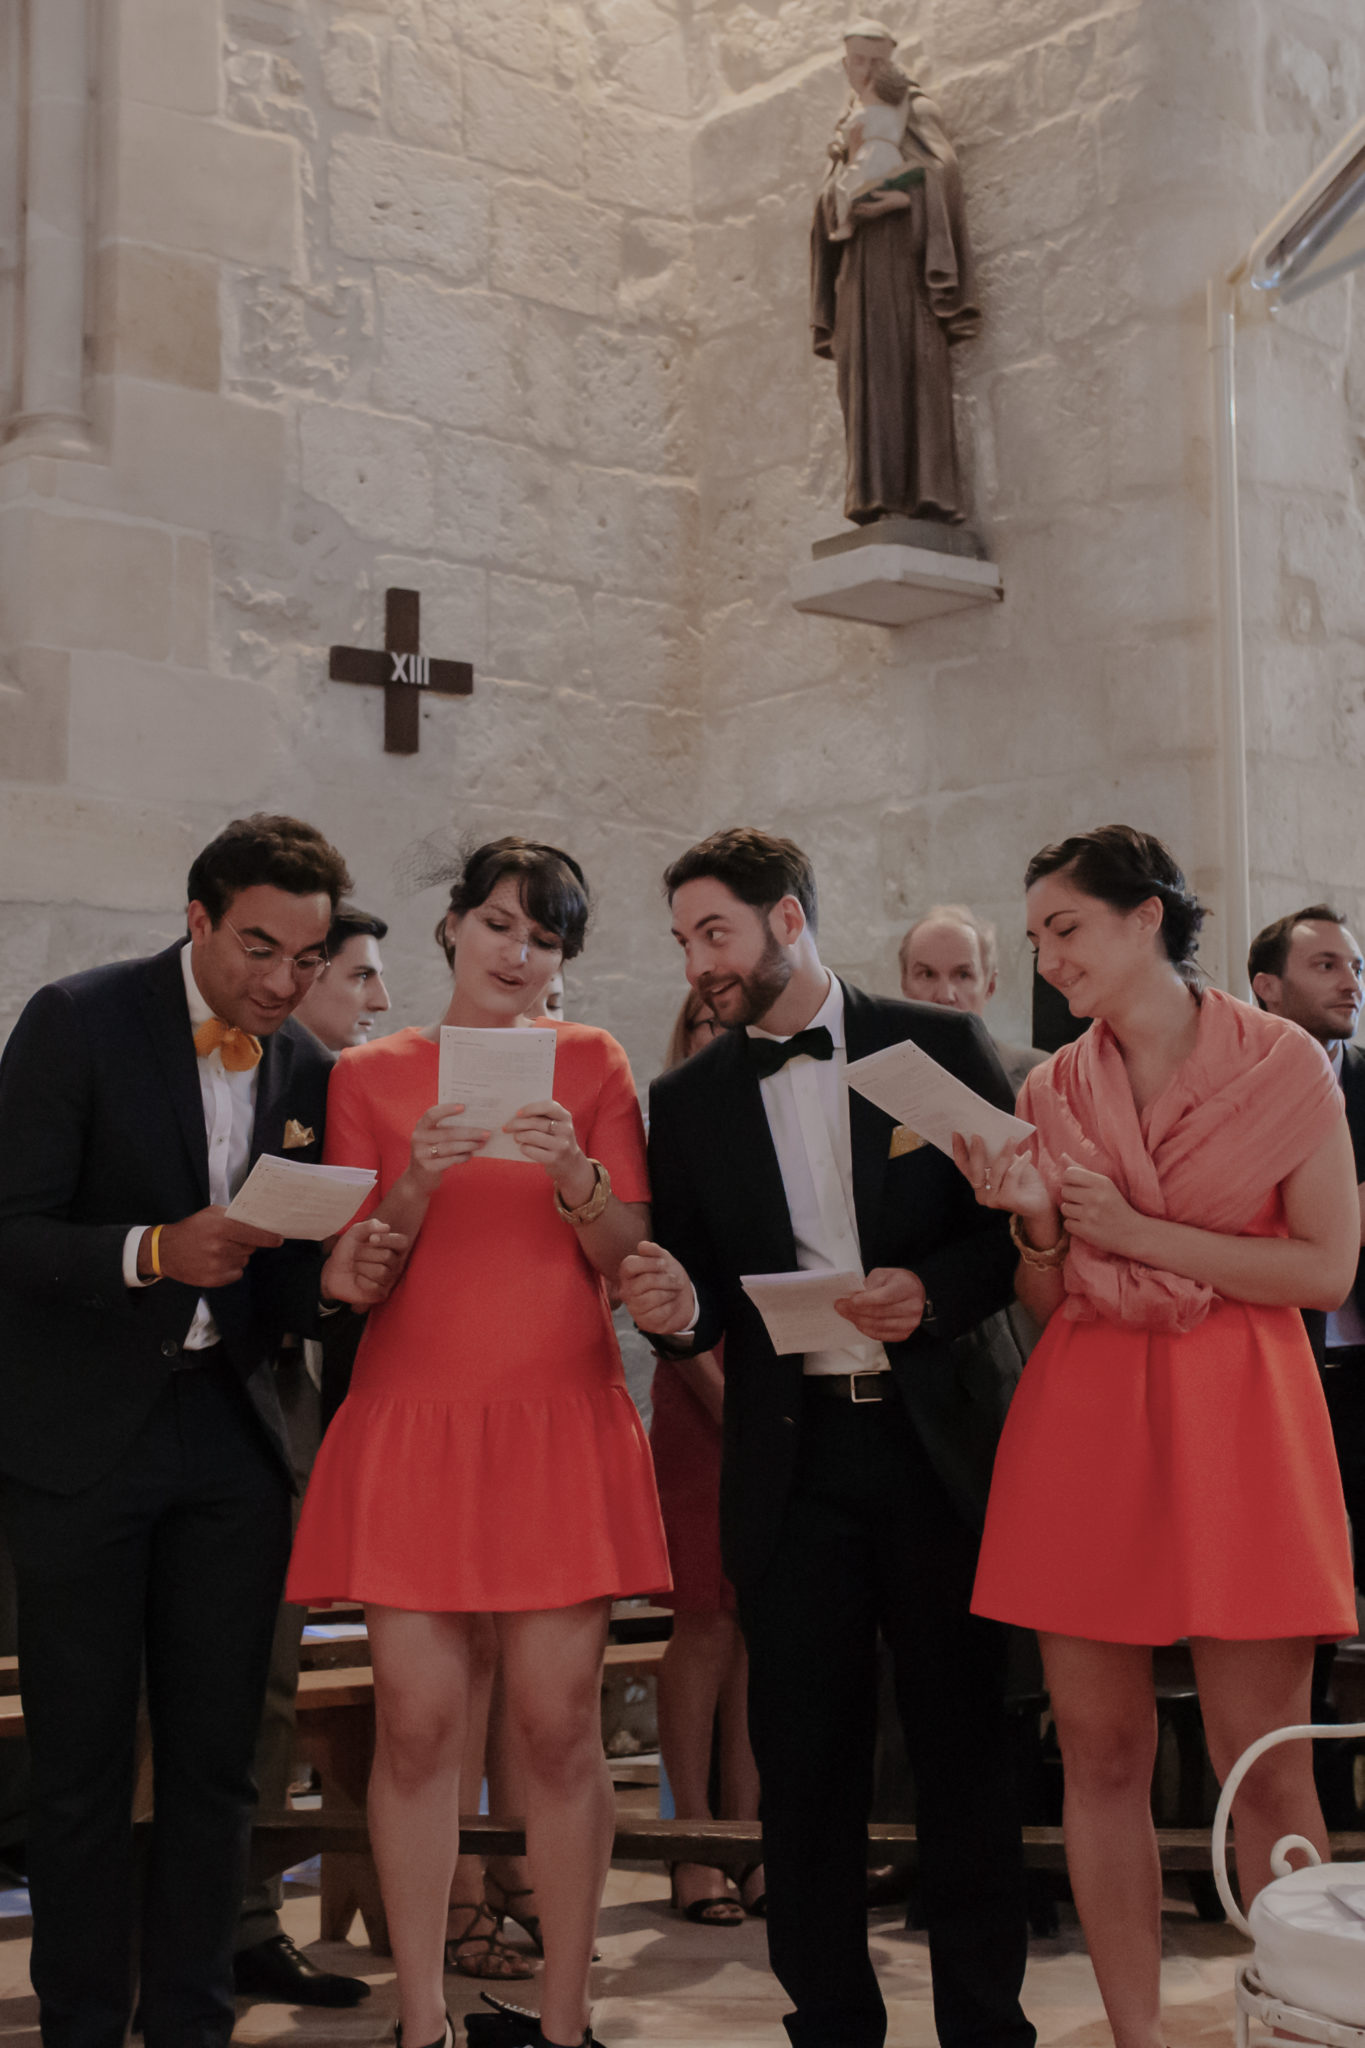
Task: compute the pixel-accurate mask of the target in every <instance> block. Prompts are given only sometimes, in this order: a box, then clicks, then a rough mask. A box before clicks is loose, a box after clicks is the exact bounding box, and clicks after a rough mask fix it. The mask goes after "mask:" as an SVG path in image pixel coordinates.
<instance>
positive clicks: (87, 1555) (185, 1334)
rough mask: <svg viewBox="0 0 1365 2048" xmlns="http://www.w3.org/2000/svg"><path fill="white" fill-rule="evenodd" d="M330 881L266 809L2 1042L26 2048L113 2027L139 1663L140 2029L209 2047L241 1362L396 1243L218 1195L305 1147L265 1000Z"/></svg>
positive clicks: (280, 1547)
mask: <svg viewBox="0 0 1365 2048" xmlns="http://www.w3.org/2000/svg"><path fill="white" fill-rule="evenodd" d="M348 882H349V877H348V876H347V874H346V869H345V866H344V864H343V862H342V860H341V857H340V855H339V854H338V853H337V852H336V851H335V849H334V848H333V847H331V846H329V845H328V843H327V842H326V840H325V839H323V838H322V836H321V834H319V833H318V832H316V831H314V830H313V828H312V827H311V826H307V825H303V824H300V823H299V822H298V821H297V820H295V819H293V818H280V817H262V816H258V817H253V818H249V819H243V820H238V821H236V822H235V823H234V824H232V825H230V826H228V828H227V829H226V831H224V832H223V833H221V834H220V835H219V837H218V838H217V839H215V840H214V841H213V842H212V844H211V845H209V846H208V847H206V848H205V849H204V851H203V852H202V853H201V854H200V855H199V857H198V859H197V860H196V861H195V863H194V865H193V867H192V868H191V870H190V881H189V897H190V902H189V910H188V917H187V922H188V926H189V938H188V942H183V941H177V942H176V944H175V945H173V946H171V947H169V948H168V949H167V950H166V951H165V952H164V953H161V954H158V955H157V956H156V957H155V958H153V959H149V960H131V961H120V962H118V963H117V964H115V965H113V966H109V967H99V968H95V969H92V970H91V971H89V972H87V973H84V974H77V975H73V976H71V977H70V978H69V979H68V980H66V981H60V982H54V983H52V984H50V985H49V986H48V987H46V988H43V989H40V990H39V992H38V993H37V995H35V996H34V997H33V999H32V1000H31V1001H30V1003H29V1004H28V1006H27V1007H26V1009H25V1010H24V1013H23V1015H22V1016H21V1017H20V1019H19V1022H18V1024H17V1025H16V1026H15V1029H14V1032H13V1035H12V1036H11V1038H10V1041H9V1044H8V1046H7V1047H6V1049H5V1054H4V1058H3V1060H2V1061H0V1325H2V1326H3V1328H4V1330H5V1345H4V1350H3V1354H0V1521H3V1525H4V1528H5V1533H6V1535H7V1536H8V1538H9V1543H10V1548H11V1551H12V1553H13V1557H14V1564H15V1572H16V1577H17V1582H18V1601H19V1660H20V1668H21V1672H22V1677H23V1693H24V1710H25V1720H26V1724H27V1728H28V1734H29V1739H30V1744H31V1748H32V1757H33V1794H32V1808H31V1817H30V1826H29V1879H30V1887H31V1891H32V1898H33V1914H34V1926H33V1951H32V1976H33V1983H34V1988H35V1989H36V1991H37V1993H38V1997H39V2001H40V2007H41V2025H42V2034H43V2041H44V2043H45V2048H121V2044H122V2042H123V2040H124V2037H125V2034H126V2031H127V2026H128V2020H129V2015H130V2012H131V2010H132V2004H133V1995H134V1983H133V1977H134V1970H135V1960H134V1927H135V1913H136V1908H135V1892H136V1886H135V1883H134V1863H133V1836H132V1829H131V1824H130V1818H129V1816H130V1813H131V1809H132V1792H133V1778H134V1729H135V1723H136V1718H137V1711H138V1698H139V1692H140V1688H141V1684H142V1681H143V1675H144V1671H145V1679H146V1688H147V1700H148V1711H149V1715H150V1719H151V1728H152V1745H153V1758H154V1772H155V1802H156V1817H155V1821H154V1823H153V1827H152V1834H151V1842H150V1849H149V1854H148V1858H147V1862H146V1868H145V1871H144V1872H143V1882H142V1888H141V1889H142V1903H141V1940H140V1975H141V2009H142V2022H143V2031H144V2034H145V2038H146V2043H147V2048H224V2044H226V2043H227V2041H228V2039H229V2037H230V2035H231V2032H232V2024H233V2016H234V2008H233V1997H232V1939H233V1927H234V1923H235V1920H236V1915H237V1908H238V1904H239V1902H240V1899H241V1895H242V1881H243V1877H244V1875H245V1868H246V1852H247V1845H248V1839H249V1833H250V1824H251V1812H252V1806H253V1802H254V1793H253V1787H252V1782H251V1755H252V1749H253V1745H254V1743H255V1738H256V1731H257V1726H258V1724H259V1720H260V1713H261V1698H262V1692H263V1688H264V1681H265V1672H266V1663H267V1659H268V1656H269V1651H270V1642H271V1635H272V1631H273V1628H274V1623H275V1615H276V1610H277V1607H278V1604H279V1598H280V1592H281V1587H282V1582H283V1577H284V1567H285V1562H286V1558H287V1554H288V1548H289V1526H290V1508H289V1503H290V1494H291V1486H292V1480H291V1474H290V1468H289V1457H288V1450H287V1446H286V1443H285V1439H284V1432H283V1427H282V1422H281V1416H280V1408H279V1402H278V1398H277V1396H276V1392H275V1385H274V1379H273V1376H272V1373H271V1360H272V1358H273V1357H274V1354H275V1352H276V1350H277V1349H278V1346H279V1342H280V1338H281V1336H282V1335H283V1333H284V1332H285V1331H286V1330H295V1331H297V1330H305V1331H311V1330H315V1329H316V1328H317V1327H318V1317H319V1314H320V1312H321V1311H323V1310H325V1308H326V1307H327V1305H328V1303H329V1302H333V1301H349V1302H354V1303H356V1304H361V1303H366V1304H368V1303H369V1302H371V1301H374V1300H376V1299H380V1298H382V1294H383V1292H384V1289H385V1286H386V1284H387V1270H388V1268H389V1262H390V1261H391V1259H392V1257H393V1254H394V1252H395V1251H396V1250H397V1249H398V1246H397V1245H396V1244H395V1242H394V1241H393V1240H392V1239H391V1238H389V1237H387V1236H386V1234H385V1233H383V1232H382V1231H380V1230H379V1229H378V1227H377V1226H371V1225H370V1224H361V1225H357V1226H356V1227H355V1228H354V1229H352V1230H350V1231H348V1232H346V1233H345V1234H344V1235H343V1236H342V1237H341V1239H340V1240H339V1241H338V1243H337V1246H336V1248H335V1250H334V1251H333V1252H332V1254H331V1256H330V1257H329V1258H327V1259H326V1261H325V1263H324V1258H323V1254H322V1251H321V1248H320V1247H319V1246H317V1245H315V1244H310V1243H305V1242H285V1241H284V1240H282V1239H281V1238H279V1237H276V1236H273V1235H270V1234H267V1233H266V1232H263V1231H260V1230H254V1229H251V1228H249V1227H247V1226H245V1225H243V1224H240V1223H236V1222H232V1221H229V1219H228V1217H227V1216H226V1214H225V1211H226V1208H227V1205H228V1203H229V1202H230V1200H231V1198H232V1196H233V1194H234V1193H235V1192H236V1190H237V1189H238V1187H239V1186H240V1185H241V1183H242V1181H243V1180H244V1179H245V1177H246V1175H247V1173H248V1171H249V1170H250V1167H251V1165H252V1163H253V1162H254V1160H255V1158H256V1157H257V1155H258V1154H260V1153H262V1152H275V1153H284V1154H286V1155H287V1156H289V1157H291V1158H295V1159H300V1160H316V1159H318V1158H319V1156H320V1154H321V1148H322V1135H323V1112H324V1108H325V1103H326V1088H327V1072H328V1061H327V1059H326V1057H325V1056H324V1054H323V1053H322V1051H321V1049H320V1048H319V1047H318V1046H317V1045H316V1044H315V1042H314V1041H313V1040H312V1039H311V1038H310V1037H309V1036H308V1034H307V1033H306V1032H304V1031H303V1030H301V1029H300V1028H299V1027H298V1026H297V1025H295V1024H293V1023H291V1022H290V1012H291V1011H292V1010H293V1009H294V1007H295V1005H296V1004H297V1002H298V1000H299V997H300V995H301V994H302V992H303V990H304V988H305V987H306V986H307V985H308V983H309V981H310V980H311V979H313V978H314V976H315V975H316V974H318V973H319V972H321V971H322V968H323V964H324V962H325V957H326V956H325V951H324V948H325V943H326V938H327V928H328V924H329V922H330V919H331V915H332V911H333V909H334V907H335V904H336V901H337V899H338V897H339V896H340V894H341V892H342V890H343V888H344V887H346V886H347V885H348Z"/></svg>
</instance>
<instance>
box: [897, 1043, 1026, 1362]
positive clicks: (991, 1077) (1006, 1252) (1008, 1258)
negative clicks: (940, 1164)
mask: <svg viewBox="0 0 1365 2048" xmlns="http://www.w3.org/2000/svg"><path fill="white" fill-rule="evenodd" d="M962 1023H963V1024H964V1025H966V1026H967V1027H968V1028H967V1029H966V1030H963V1031H962V1032H961V1033H960V1036H959V1039H958V1043H957V1045H956V1047H955V1048H954V1056H953V1059H952V1071H953V1072H954V1073H955V1074H956V1075H957V1076H958V1078H959V1080H962V1081H965V1082H966V1084H967V1086H968V1087H969V1088H970V1089H972V1090H973V1091H974V1092H975V1093H976V1094H977V1095H980V1096H982V1097H983V1098H984V1099H985V1100H986V1101H987V1102H990V1103H993V1104H994V1105H995V1107H996V1108H997V1109H1005V1110H1008V1111H1009V1112H1010V1113H1011V1115H1012V1114H1013V1112H1014V1091H1013V1090H1012V1089H1011V1087H1010V1084H1009V1082H1008V1081H1007V1079H1006V1078H1005V1071H1004V1068H1003V1067H1002V1066H1001V1064H1000V1061H999V1059H998V1058H997V1056H996V1051H995V1047H994V1045H993V1044H992V1043H991V1040H990V1036H989V1034H988V1033H987V1031H986V1028H985V1026H984V1025H983V1024H982V1023H981V1021H980V1019H979V1018H977V1017H966V1016H964V1017H963V1018H962ZM959 1178H960V1177H959ZM966 1187H967V1184H966V1182H965V1181H962V1183H961V1189H958V1190H956V1192H958V1193H959V1195H960V1194H961V1193H962V1191H963V1190H966ZM1018 1263H1019V1262H1018V1257H1017V1255H1016V1253H1015V1250H1014V1245H1013V1243H1012V1241H1011V1239H1010V1234H1009V1220H1008V1218H1007V1217H1005V1216H1003V1215H1001V1214H1000V1212H999V1211H997V1210H993V1209H983V1208H981V1207H980V1206H979V1205H978V1204H977V1203H976V1202H975V1201H974V1200H973V1201H970V1202H969V1203H968V1202H963V1203H962V1205H961V1211H960V1230H959V1233H958V1234H957V1235H955V1236H954V1238H953V1241H952V1242H951V1243H950V1244H947V1245H945V1246H944V1247H943V1248H942V1250H940V1251H936V1252H929V1253H927V1254H926V1255H925V1256H924V1257H923V1258H921V1259H917V1260H916V1261H915V1271H916V1273H917V1274H918V1275H919V1277H920V1280H921V1281H922V1282H923V1284H924V1291H925V1293H926V1294H927V1295H928V1297H929V1302H930V1306H931V1307H932V1309H933V1316H932V1319H931V1320H930V1321H929V1322H928V1323H926V1324H925V1325H923V1326H922V1330H923V1336H924V1338H925V1339H928V1340H931V1341H939V1342H942V1341H951V1340H952V1339H953V1338H954V1337H960V1336H962V1335H963V1334H964V1332H966V1331H967V1330H973V1329H975V1328H976V1326H977V1324H978V1323H981V1322H984V1321H985V1319H986V1317H987V1316H990V1315H994V1314H995V1313H996V1311H997V1310H998V1309H1002V1308H1005V1307H1007V1306H1008V1304H1009V1303H1010V1301H1011V1300H1012V1299H1013V1297H1014V1275H1015V1269H1016V1267H1017V1265H1018ZM911 1342H912V1343H913V1342H914V1339H911Z"/></svg>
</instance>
